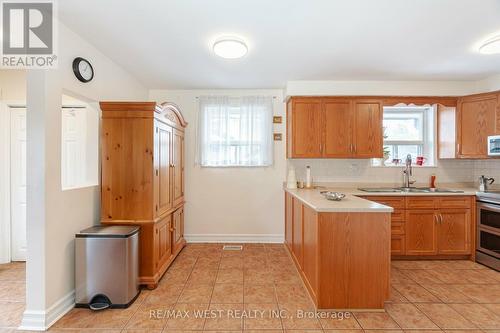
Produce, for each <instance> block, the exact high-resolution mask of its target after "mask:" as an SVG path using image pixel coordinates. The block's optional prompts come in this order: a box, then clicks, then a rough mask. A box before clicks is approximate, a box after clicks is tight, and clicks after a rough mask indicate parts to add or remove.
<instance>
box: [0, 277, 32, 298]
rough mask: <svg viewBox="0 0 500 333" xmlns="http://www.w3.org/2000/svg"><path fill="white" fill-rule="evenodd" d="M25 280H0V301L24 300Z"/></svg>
mask: <svg viewBox="0 0 500 333" xmlns="http://www.w3.org/2000/svg"><path fill="white" fill-rule="evenodd" d="M25 294H26V282H25V281H0V301H11V302H24V301H25Z"/></svg>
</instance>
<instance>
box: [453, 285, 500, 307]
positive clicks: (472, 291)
mask: <svg viewBox="0 0 500 333" xmlns="http://www.w3.org/2000/svg"><path fill="white" fill-rule="evenodd" d="M453 287H454V288H455V289H457V290H458V291H459V292H461V293H462V294H464V295H465V296H467V297H469V298H470V299H472V300H473V301H474V302H477V303H498V302H500V284H497V285H480V284H457V285H453Z"/></svg>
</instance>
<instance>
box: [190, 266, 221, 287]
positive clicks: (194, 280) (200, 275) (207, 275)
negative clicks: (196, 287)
mask: <svg viewBox="0 0 500 333" xmlns="http://www.w3.org/2000/svg"><path fill="white" fill-rule="evenodd" d="M216 277H217V270H211V269H193V271H192V272H191V275H189V279H188V280H187V284H214V283H215V279H216Z"/></svg>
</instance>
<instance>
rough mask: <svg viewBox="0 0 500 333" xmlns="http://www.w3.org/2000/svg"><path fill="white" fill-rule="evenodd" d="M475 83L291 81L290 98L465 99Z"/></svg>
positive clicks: (287, 92)
mask: <svg viewBox="0 0 500 333" xmlns="http://www.w3.org/2000/svg"><path fill="white" fill-rule="evenodd" d="M476 89H477V88H476V82H475V81H288V82H287V84H286V96H321V95H331V96H342V95H344V96H350V95H351V96H354V95H357V96H462V95H468V94H473V93H475V92H477V90H476Z"/></svg>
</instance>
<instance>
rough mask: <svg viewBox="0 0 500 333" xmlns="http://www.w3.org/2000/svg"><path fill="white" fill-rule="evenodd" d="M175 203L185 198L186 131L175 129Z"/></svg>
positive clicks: (173, 165) (173, 176)
mask: <svg viewBox="0 0 500 333" xmlns="http://www.w3.org/2000/svg"><path fill="white" fill-rule="evenodd" d="M172 179H173V191H172V195H173V205H174V206H176V205H178V204H180V203H182V201H183V200H184V133H183V132H181V131H179V130H177V129H174V130H173V146H172Z"/></svg>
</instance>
